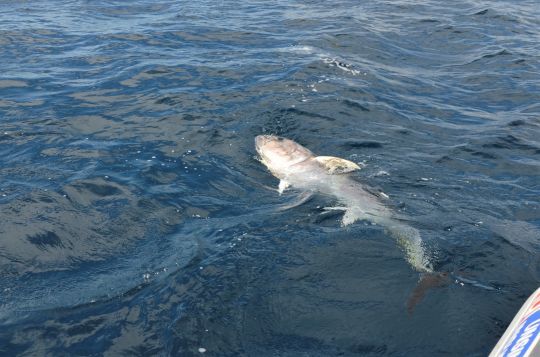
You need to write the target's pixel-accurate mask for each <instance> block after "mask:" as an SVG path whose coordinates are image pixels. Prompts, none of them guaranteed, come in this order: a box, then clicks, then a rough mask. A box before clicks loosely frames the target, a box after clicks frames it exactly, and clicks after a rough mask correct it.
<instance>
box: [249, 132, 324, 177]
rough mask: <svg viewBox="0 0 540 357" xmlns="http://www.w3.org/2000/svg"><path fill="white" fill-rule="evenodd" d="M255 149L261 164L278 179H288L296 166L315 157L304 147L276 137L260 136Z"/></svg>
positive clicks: (256, 140)
mask: <svg viewBox="0 0 540 357" xmlns="http://www.w3.org/2000/svg"><path fill="white" fill-rule="evenodd" d="M255 148H256V149H257V153H259V155H260V157H261V162H262V163H263V164H264V165H266V167H267V168H268V169H269V170H270V171H271V172H272V173H273V174H274V175H275V176H276V177H278V178H284V177H286V176H287V175H288V174H289V173H290V172H291V170H294V168H293V166H294V165H297V164H299V163H301V162H304V161H306V160H308V159H311V158H313V157H314V156H315V155H313V153H312V152H311V151H309V150H308V149H306V148H305V147H303V146H302V145H300V144H298V143H296V142H294V141H292V140H290V139H286V138H282V137H279V136H275V135H258V136H257V137H256V138H255ZM297 167H298V165H297Z"/></svg>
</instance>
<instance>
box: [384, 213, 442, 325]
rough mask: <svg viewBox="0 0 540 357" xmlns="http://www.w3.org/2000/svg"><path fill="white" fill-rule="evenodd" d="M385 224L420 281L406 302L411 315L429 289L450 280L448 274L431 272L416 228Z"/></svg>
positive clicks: (429, 263)
mask: <svg viewBox="0 0 540 357" xmlns="http://www.w3.org/2000/svg"><path fill="white" fill-rule="evenodd" d="M385 223H386V224H384V225H385V227H386V229H387V231H388V232H389V234H390V235H391V236H392V237H394V238H395V239H396V241H397V242H398V243H399V245H400V246H401V248H402V249H403V250H404V251H405V255H406V257H407V261H408V262H409V264H410V265H411V266H412V267H413V268H414V269H415V270H416V271H418V272H419V273H420V279H419V280H418V283H417V284H416V287H415V288H414V289H413V291H412V292H411V294H410V296H409V298H408V300H407V312H408V313H409V314H412V313H413V311H414V308H415V307H416V305H418V304H419V303H420V301H422V299H423V298H424V296H425V295H426V293H427V292H428V291H429V290H430V289H433V288H437V287H441V286H444V285H446V284H448V283H449V281H450V279H449V276H448V273H439V272H434V271H433V267H432V264H431V261H430V259H429V256H428V254H427V252H426V248H425V245H424V243H423V241H422V238H421V237H420V232H419V231H418V230H417V229H416V228H414V227H411V226H408V225H406V224H403V223H401V222H398V221H393V220H392V221H390V222H385Z"/></svg>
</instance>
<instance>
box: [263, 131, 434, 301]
mask: <svg viewBox="0 0 540 357" xmlns="http://www.w3.org/2000/svg"><path fill="white" fill-rule="evenodd" d="M255 148H256V150H257V153H258V154H259V161H260V162H261V163H263V164H264V165H265V166H266V167H267V168H268V170H269V171H270V172H271V173H272V174H273V175H274V176H275V177H276V178H278V179H279V180H280V181H279V186H278V191H279V193H280V194H282V193H283V192H284V191H285V190H286V189H287V188H289V187H292V188H295V189H298V190H302V191H307V192H316V193H320V194H322V195H325V196H328V197H332V198H333V199H334V200H335V201H337V202H338V203H339V206H336V207H326V208H325V210H328V211H332V210H339V211H343V212H344V214H343V218H342V220H341V224H342V225H343V226H348V225H351V224H353V223H354V222H356V221H359V220H366V221H370V222H372V223H375V224H378V225H380V226H382V227H384V228H385V229H386V231H387V232H388V233H389V235H391V236H392V237H394V238H395V239H396V240H397V242H398V243H399V245H400V246H401V248H402V250H403V251H404V252H405V256H406V259H407V261H408V263H409V264H410V265H411V267H412V268H414V269H415V270H416V271H418V272H420V273H433V267H432V263H431V259H430V257H429V254H428V250H427V249H426V247H425V244H424V242H423V241H422V238H421V236H420V232H419V231H418V230H417V229H416V228H414V227H412V226H410V225H408V224H407V223H405V222H406V219H405V218H404V217H401V216H400V215H398V214H396V212H394V211H393V210H392V209H390V208H389V207H388V206H387V205H386V204H385V202H384V201H385V200H387V199H388V196H387V195H385V194H384V193H379V194H377V193H374V190H372V189H370V188H369V187H368V186H366V185H363V184H362V183H360V182H358V181H357V180H355V179H354V178H353V177H351V175H350V173H351V172H354V171H357V170H360V169H361V167H360V166H359V165H358V164H356V163H354V162H352V161H349V160H346V159H342V158H339V157H334V156H316V155H315V154H314V153H313V152H311V151H310V150H309V149H307V148H306V147H304V146H302V145H300V144H298V143H296V142H295V141H293V140H290V139H287V138H283V137H280V136H275V135H258V136H257V137H255ZM422 290H424V289H422Z"/></svg>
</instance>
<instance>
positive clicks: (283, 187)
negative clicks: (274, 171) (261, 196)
mask: <svg viewBox="0 0 540 357" xmlns="http://www.w3.org/2000/svg"><path fill="white" fill-rule="evenodd" d="M289 186H290V184H289V183H288V182H287V181H285V180H281V181H279V186H278V192H279V194H280V195H281V194H282V193H283V191H285V190H286V189H287V187H289Z"/></svg>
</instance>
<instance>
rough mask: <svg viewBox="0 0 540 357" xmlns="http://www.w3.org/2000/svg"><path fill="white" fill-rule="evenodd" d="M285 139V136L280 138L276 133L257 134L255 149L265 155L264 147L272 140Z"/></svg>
mask: <svg viewBox="0 0 540 357" xmlns="http://www.w3.org/2000/svg"><path fill="white" fill-rule="evenodd" d="M280 140H283V138H280V137H279V136H275V135H257V136H256V137H255V149H256V150H257V152H258V153H259V155H260V156H261V157H264V155H263V147H264V146H265V145H266V144H268V143H269V142H272V141H280Z"/></svg>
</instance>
